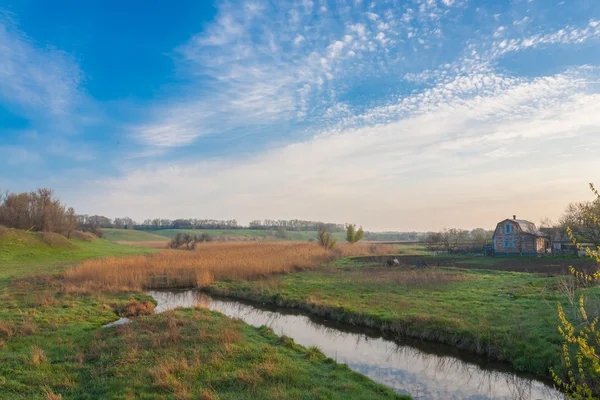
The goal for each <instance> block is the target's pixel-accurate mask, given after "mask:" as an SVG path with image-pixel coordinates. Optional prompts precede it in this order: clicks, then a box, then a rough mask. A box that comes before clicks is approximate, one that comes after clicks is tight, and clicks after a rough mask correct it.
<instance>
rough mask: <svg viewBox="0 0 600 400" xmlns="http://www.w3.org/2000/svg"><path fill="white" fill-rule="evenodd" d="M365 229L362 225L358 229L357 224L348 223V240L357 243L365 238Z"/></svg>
mask: <svg viewBox="0 0 600 400" xmlns="http://www.w3.org/2000/svg"><path fill="white" fill-rule="evenodd" d="M364 233H365V232H364V231H363V228H362V226H361V227H360V228H358V230H356V225H355V224H347V225H346V241H347V242H348V243H350V244H352V243H356V242H358V241H359V240H361V239H362V238H363V235H364Z"/></svg>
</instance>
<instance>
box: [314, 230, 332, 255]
mask: <svg viewBox="0 0 600 400" xmlns="http://www.w3.org/2000/svg"><path fill="white" fill-rule="evenodd" d="M317 238H318V240H319V244H320V245H321V246H323V247H324V248H326V249H328V250H331V249H333V248H334V247H335V245H336V244H337V241H336V240H335V239H334V238H333V236H332V235H331V232H328V231H326V230H325V229H319V232H318V233H317Z"/></svg>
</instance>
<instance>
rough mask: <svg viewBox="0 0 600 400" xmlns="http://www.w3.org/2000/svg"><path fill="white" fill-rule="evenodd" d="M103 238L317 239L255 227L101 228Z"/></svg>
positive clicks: (339, 234)
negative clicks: (283, 234) (177, 236)
mask: <svg viewBox="0 0 600 400" xmlns="http://www.w3.org/2000/svg"><path fill="white" fill-rule="evenodd" d="M103 231H104V232H105V235H106V236H105V238H106V239H107V240H111V241H115V242H116V241H128V242H150V241H164V240H165V237H168V238H170V237H173V236H175V235H177V234H178V233H182V234H183V233H190V234H192V235H201V234H203V233H206V234H208V235H210V236H221V237H222V236H231V237H247V238H250V239H260V240H297V241H308V240H310V239H313V240H316V239H317V232H315V231H287V232H286V236H285V238H283V237H280V236H278V235H277V231H274V230H257V229H160V230H155V231H137V230H127V229H103ZM333 236H334V238H335V239H337V240H339V241H343V240H345V237H346V235H345V233H344V232H335V233H334V234H333Z"/></svg>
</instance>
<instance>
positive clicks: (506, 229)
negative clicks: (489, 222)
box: [504, 224, 512, 235]
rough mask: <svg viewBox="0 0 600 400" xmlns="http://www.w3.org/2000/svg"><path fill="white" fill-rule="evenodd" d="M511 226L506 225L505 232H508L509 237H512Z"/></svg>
mask: <svg viewBox="0 0 600 400" xmlns="http://www.w3.org/2000/svg"><path fill="white" fill-rule="evenodd" d="M511 228H512V227H511V225H510V224H506V225H504V232H506V234H507V235H510V229H511Z"/></svg>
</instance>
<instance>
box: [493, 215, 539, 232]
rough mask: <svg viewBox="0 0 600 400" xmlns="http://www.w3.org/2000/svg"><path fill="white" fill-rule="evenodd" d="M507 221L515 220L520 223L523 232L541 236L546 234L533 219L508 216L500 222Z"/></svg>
mask: <svg viewBox="0 0 600 400" xmlns="http://www.w3.org/2000/svg"><path fill="white" fill-rule="evenodd" d="M506 221H512V222H515V223H516V224H517V225H519V228H520V229H521V232H523V233H526V234H529V235H534V236H539V237H543V236H546V235H545V234H544V233H543V232H540V231H539V230H538V228H537V227H536V226H535V224H534V223H533V222H531V221H527V220H526V219H510V218H507V219H505V220H504V221H501V222H499V223H498V225H499V224H502V223H504V222H506Z"/></svg>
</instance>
